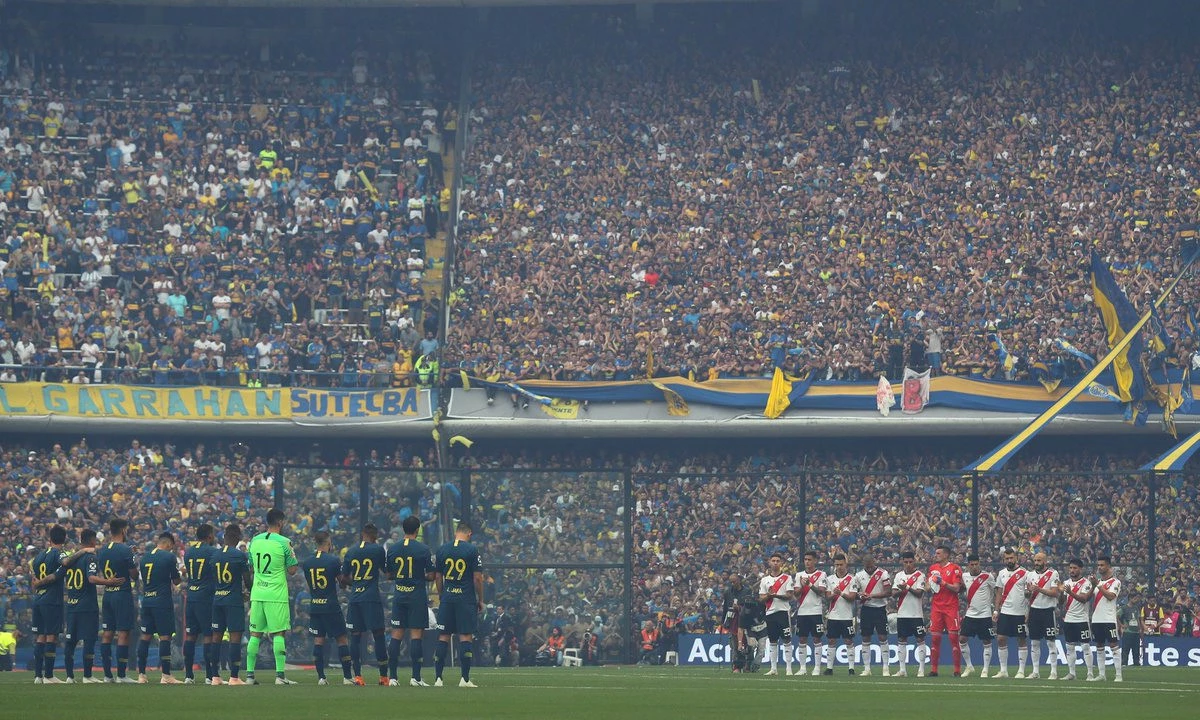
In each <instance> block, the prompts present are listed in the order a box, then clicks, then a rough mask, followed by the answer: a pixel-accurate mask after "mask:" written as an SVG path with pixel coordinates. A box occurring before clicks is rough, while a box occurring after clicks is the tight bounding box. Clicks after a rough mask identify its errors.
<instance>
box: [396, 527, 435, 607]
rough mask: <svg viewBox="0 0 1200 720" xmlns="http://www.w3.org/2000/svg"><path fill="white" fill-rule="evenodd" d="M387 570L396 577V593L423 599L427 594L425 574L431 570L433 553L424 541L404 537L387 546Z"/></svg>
mask: <svg viewBox="0 0 1200 720" xmlns="http://www.w3.org/2000/svg"><path fill="white" fill-rule="evenodd" d="M387 572H388V574H389V575H392V576H393V577H394V578H395V579H396V595H398V596H400V595H403V596H410V597H413V598H414V599H419V600H420V599H425V598H427V597H428V596H429V593H428V590H427V586H426V580H425V576H426V575H427V574H428V573H431V572H433V554H432V552H431V551H430V550H429V546H428V545H426V544H425V543H423V542H420V541H418V540H413V539H411V538H404V539H403V540H400V541H399V542H394V543H392V545H391V546H390V547H389V548H388V554H387Z"/></svg>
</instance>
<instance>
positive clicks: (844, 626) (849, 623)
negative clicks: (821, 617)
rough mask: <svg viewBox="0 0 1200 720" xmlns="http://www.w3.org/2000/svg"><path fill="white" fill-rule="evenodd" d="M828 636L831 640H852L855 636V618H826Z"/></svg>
mask: <svg viewBox="0 0 1200 720" xmlns="http://www.w3.org/2000/svg"><path fill="white" fill-rule="evenodd" d="M825 630H826V631H827V633H826V637H827V638H828V639H830V640H850V639H852V638H853V637H854V621H853V620H826V621H825Z"/></svg>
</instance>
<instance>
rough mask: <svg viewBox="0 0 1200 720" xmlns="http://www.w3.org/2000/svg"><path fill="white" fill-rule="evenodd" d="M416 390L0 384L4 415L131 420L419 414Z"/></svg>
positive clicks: (353, 416)
mask: <svg viewBox="0 0 1200 720" xmlns="http://www.w3.org/2000/svg"><path fill="white" fill-rule="evenodd" d="M417 399H418V394H417V391H416V390H415V389H413V388H405V389H395V390H344V391H338V390H309V389H306V388H256V389H245V388H210V387H172V388H160V387H127V386H121V385H74V384H67V385H63V384H56V383H36V382H27V383H8V384H3V385H0V416H10V417H43V416H46V415H62V416H66V417H80V418H89V417H95V418H122V419H133V420H221V421H271V420H306V419H319V418H395V419H400V418H415V417H417V415H418V412H419V411H418V402H417Z"/></svg>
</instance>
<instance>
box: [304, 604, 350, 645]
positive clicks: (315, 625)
mask: <svg viewBox="0 0 1200 720" xmlns="http://www.w3.org/2000/svg"><path fill="white" fill-rule="evenodd" d="M308 634H309V635H312V636H313V637H331V638H339V637H342V636H343V635H345V634H346V618H345V617H344V616H343V615H342V611H341V609H340V608H339V609H338V610H337V611H335V612H323V613H311V614H309V616H308Z"/></svg>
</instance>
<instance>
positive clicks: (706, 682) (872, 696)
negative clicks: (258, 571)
mask: <svg viewBox="0 0 1200 720" xmlns="http://www.w3.org/2000/svg"><path fill="white" fill-rule="evenodd" d="M364 669H365V668H364ZM914 670H915V668H912V669H910V673H911V672H913V671H914ZM1043 671H1044V669H1043ZM426 672H427V674H428V678H427V679H428V681H430V682H432V678H433V673H432V672H431V671H429V670H428V669H427V671H426ZM835 672H836V673H837V674H836V675H834V676H833V677H824V676H822V677H764V676H762V675H761V674H759V675H732V674H731V673H730V672H729V670H728V668H726V669H724V670H717V669H713V668H673V667H662V668H658V667H653V668H648V667H604V668H582V669H568V668H519V669H499V670H498V669H492V668H487V667H484V668H481V669H479V670H478V671H476V672H473V673H472V679H473V680H474V681H475V682H476V683H477V684H478V685H479V688H478V689H475V690H470V689H460V688H459V687H457V685H458V678H459V675H458V672H457V671H454V672H451V671H449V670H447V672H446V687H444V688H432V687H431V688H428V689H416V688H410V687H408V686H407V682H406V684H405V685H404V686H401V687H398V688H387V687H379V686H377V685H376V686H372V685H368V686H367V687H362V688H360V687H344V686H342V685H340V684H339V685H331V686H329V687H320V686H318V685H317V684H316V674H315V673H313V672H310V671H293V672H290V673H289V677H291V678H293V679H295V680H298V681H300V682H301V683H303V684H302V685H298V686H294V687H277V686H275V685H274V684H270V683H273V682H274V673H272V672H264V673H261V674H260V676H259V677H260V681H264V680H265V682H266V683H268V684H264V685H262V686H259V687H245V688H231V687H206V686H205V685H202V684H201V685H193V686H161V685H158V684H152V685H148V686H138V685H123V686H117V685H55V686H45V685H34V684H33V678H32V676H31V675H30V673H28V672H16V673H4V674H3V675H0V718H4V719H6V720H7V718H13V720H17V719H21V720H25V719H26V718H29V719H36V718H53V719H54V720H63V719H64V718H67V719H70V718H87V720H109V719H110V718H111V719H112V720H142V719H143V718H144V719H146V720H214V719H231V720H232V719H237V720H241V719H243V718H244V719H246V720H276V719H278V720H298V719H301V718H331V719H337V720H343V719H351V720H352V719H355V718H391V717H399V716H405V717H421V718H538V719H539V720H545V719H546V718H562V717H567V718H570V720H589V719H591V718H654V719H655V720H672V719H674V718H685V717H686V718H700V717H719V718H724V719H726V720H728V719H729V718H748V717H749V718H786V717H812V716H814V715H822V716H825V715H828V716H837V717H847V716H855V717H887V718H889V720H892V719H894V718H921V720H929V719H930V718H948V717H954V716H965V717H970V718H971V720H987V719H989V718H997V719H999V718H1005V719H1008V718H1013V717H1019V716H1025V717H1044V716H1046V715H1055V714H1062V715H1069V716H1072V717H1082V718H1087V719H1088V720H1100V719H1102V718H1122V719H1125V720H1127V719H1128V718H1139V720H1148V719H1149V718H1168V717H1169V718H1177V717H1196V715H1193V713H1196V712H1198V710H1197V708H1200V683H1197V680H1198V679H1200V675H1198V673H1200V670H1198V669H1186V668H1129V669H1127V670H1126V671H1125V682H1124V683H1123V684H1121V685H1116V684H1114V683H1113V682H1112V680H1111V678H1112V673H1111V669H1110V672H1109V681H1108V682H1105V683H1084V682H1082V681H1076V682H1072V683H1068V682H1063V681H1061V680H1060V681H1057V682H1050V681H1048V680H1037V681H1027V680H983V679H980V678H978V677H972V678H968V679H965V680H961V679H955V678H953V677H939V678H924V679H917V678H915V677H911V676H910V677H908V678H882V677H878V676H877V675H876V676H873V677H868V678H862V677H851V676H849V675H847V673H846V670H845V669H844V668H840V669H838V670H836V671H835ZM59 677H62V674H61V673H59ZM335 677H336V680H335V682H338V683H340V682H341V679H340V677H337V676H335ZM365 677H367V678H368V680H370V679H372V678H373V677H375V674H374V673H371V674H368V675H365ZM150 678H151V681H152V682H153V683H157V681H158V674H157V673H154V674H152V675H151V676H150Z"/></svg>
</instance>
